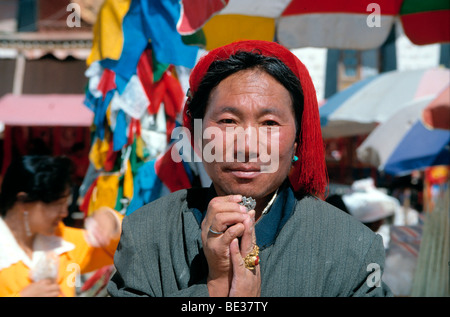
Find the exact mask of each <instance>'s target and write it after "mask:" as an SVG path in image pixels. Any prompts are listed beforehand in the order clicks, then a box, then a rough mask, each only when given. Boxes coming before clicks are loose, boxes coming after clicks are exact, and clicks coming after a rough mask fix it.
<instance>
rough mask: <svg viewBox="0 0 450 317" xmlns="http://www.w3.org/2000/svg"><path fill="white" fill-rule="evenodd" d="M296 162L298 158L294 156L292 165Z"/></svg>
mask: <svg viewBox="0 0 450 317" xmlns="http://www.w3.org/2000/svg"><path fill="white" fill-rule="evenodd" d="M297 161H298V157H297V155H294V158H293V159H292V163H295V162H297Z"/></svg>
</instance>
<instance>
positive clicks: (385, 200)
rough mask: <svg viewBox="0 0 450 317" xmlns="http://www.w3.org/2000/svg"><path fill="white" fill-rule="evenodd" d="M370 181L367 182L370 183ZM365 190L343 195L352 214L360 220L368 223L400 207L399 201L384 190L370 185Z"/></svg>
mask: <svg viewBox="0 0 450 317" xmlns="http://www.w3.org/2000/svg"><path fill="white" fill-rule="evenodd" d="M369 183H370V182H366V183H365V184H366V185H368V184H369ZM365 189H366V190H365V191H356V192H354V193H351V194H346V195H343V196H342V200H343V201H344V203H345V205H346V206H347V209H348V211H349V212H350V214H351V215H353V216H355V217H356V218H357V219H358V220H359V221H361V222H364V223H368V222H374V221H377V220H380V219H384V218H386V217H389V216H391V215H393V214H394V213H395V211H396V210H397V208H400V203H399V201H398V200H397V199H396V198H394V197H392V196H389V195H386V194H385V193H383V192H382V191H380V190H378V189H377V188H375V186H373V187H372V186H370V184H369V186H368V187H366V188H365Z"/></svg>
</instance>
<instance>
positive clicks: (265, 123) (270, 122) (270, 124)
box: [263, 120, 278, 126]
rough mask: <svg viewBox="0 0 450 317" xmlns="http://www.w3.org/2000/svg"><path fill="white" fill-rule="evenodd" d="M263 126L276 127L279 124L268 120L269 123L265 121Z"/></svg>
mask: <svg viewBox="0 0 450 317" xmlns="http://www.w3.org/2000/svg"><path fill="white" fill-rule="evenodd" d="M263 124H264V125H267V126H275V125H278V122H276V121H273V120H267V121H264V123H263Z"/></svg>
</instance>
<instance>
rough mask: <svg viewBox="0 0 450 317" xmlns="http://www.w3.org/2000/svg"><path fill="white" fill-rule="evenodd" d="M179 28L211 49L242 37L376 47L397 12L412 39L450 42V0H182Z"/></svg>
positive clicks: (294, 44)
mask: <svg viewBox="0 0 450 317" xmlns="http://www.w3.org/2000/svg"><path fill="white" fill-rule="evenodd" d="M181 5H182V13H181V16H180V20H179V22H178V24H177V30H178V32H179V33H180V34H181V35H182V36H185V37H186V38H185V41H186V42H190V41H191V43H196V44H201V45H203V46H204V47H205V48H206V49H207V50H211V49H213V48H216V47H218V46H222V45H225V44H228V43H230V42H232V41H235V40H239V39H259V40H268V41H273V40H275V41H278V42H279V43H280V44H282V45H284V46H286V47H288V48H300V47H327V48H338V49H361V50H363V49H373V48H377V47H379V46H381V45H382V44H383V42H384V41H385V40H386V38H387V36H388V35H389V32H390V30H391V28H392V26H393V25H394V23H395V21H396V20H397V18H398V17H400V21H401V22H402V24H403V27H404V28H405V33H406V35H407V36H408V37H409V38H410V39H411V41H412V42H413V43H417V44H430V43H439V42H450V33H449V32H450V31H449V29H450V27H446V26H450V25H449V23H450V19H449V13H450V4H449V2H448V1H447V0H436V1H421V0H398V1H392V0H379V1H376V2H374V1H372V0H347V1H335V0H321V1H316V0H277V1H274V0H182V1H181Z"/></svg>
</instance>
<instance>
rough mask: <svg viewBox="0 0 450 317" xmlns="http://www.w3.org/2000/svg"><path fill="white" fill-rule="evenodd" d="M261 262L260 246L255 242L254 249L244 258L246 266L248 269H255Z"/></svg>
mask: <svg viewBox="0 0 450 317" xmlns="http://www.w3.org/2000/svg"><path fill="white" fill-rule="evenodd" d="M258 264H259V247H258V246H257V245H256V244H255V245H254V246H253V250H252V251H251V252H250V253H249V254H247V255H246V256H245V258H244V266H245V268H246V269H249V270H250V271H253V270H254V269H255V267H256V266H257V265H258Z"/></svg>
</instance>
